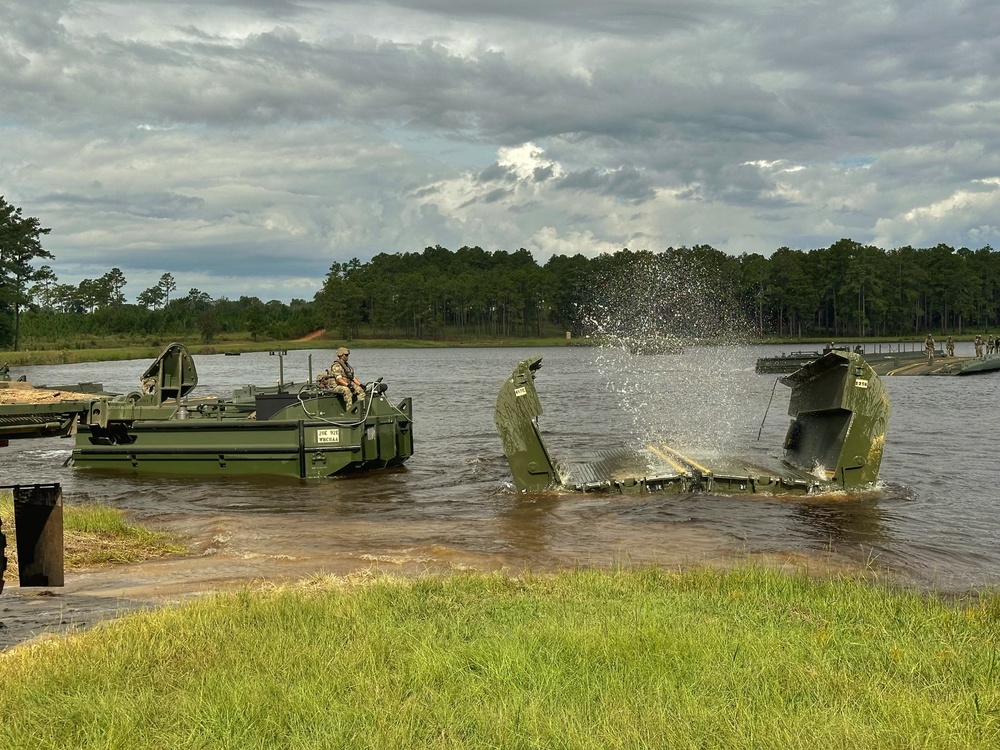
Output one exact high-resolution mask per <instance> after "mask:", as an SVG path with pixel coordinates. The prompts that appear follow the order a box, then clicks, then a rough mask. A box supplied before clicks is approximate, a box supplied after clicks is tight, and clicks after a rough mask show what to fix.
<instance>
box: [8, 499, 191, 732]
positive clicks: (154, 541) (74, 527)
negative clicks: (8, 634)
mask: <svg viewBox="0 0 1000 750" xmlns="http://www.w3.org/2000/svg"><path fill="white" fill-rule="evenodd" d="M0 518H3V528H4V533H5V534H6V535H7V559H8V562H9V566H8V570H7V579H8V580H16V579H17V546H16V545H15V543H14V538H15V537H14V531H15V526H14V503H13V499H12V497H11V494H10V491H9V490H0ZM63 540H64V544H63V549H64V552H65V558H64V565H65V568H66V570H80V569H82V568H93V567H101V566H105V565H113V564H118V563H132V562H139V561H140V560H149V559H153V558H158V557H166V556H168V555H176V554H182V553H184V552H185V551H186V550H185V548H184V546H183V545H182V544H181V543H180V542H179V541H178V540H177V539H175V538H174V537H173V536H172V535H170V534H166V533H164V532H161V531H153V530H151V529H148V528H146V527H144V526H142V525H140V524H136V523H133V522H131V521H130V520H129V519H128V515H127V514H126V513H125V511H122V510H120V509H118V508H112V507H111V506H108V505H100V504H85V505H75V504H69V505H67V504H64V505H63ZM0 747H2V746H0Z"/></svg>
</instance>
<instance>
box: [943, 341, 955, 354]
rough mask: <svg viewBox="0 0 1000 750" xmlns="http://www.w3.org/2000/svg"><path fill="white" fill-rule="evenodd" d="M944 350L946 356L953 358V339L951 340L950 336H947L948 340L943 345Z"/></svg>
mask: <svg viewBox="0 0 1000 750" xmlns="http://www.w3.org/2000/svg"><path fill="white" fill-rule="evenodd" d="M944 348H945V350H946V351H947V352H948V356H949V357H954V356H955V339H953V338H952V337H951V336H949V337H948V340H947V341H946V342H945V344H944Z"/></svg>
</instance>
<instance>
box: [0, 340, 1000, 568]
mask: <svg viewBox="0 0 1000 750" xmlns="http://www.w3.org/2000/svg"><path fill="white" fill-rule="evenodd" d="M777 351H778V348H777V347H733V348H725V347H720V348H699V347H694V348H691V347H689V348H688V349H686V350H685V352H684V353H683V354H681V355H656V356H636V355H629V354H627V353H624V352H617V353H615V354H613V355H610V354H609V353H608V352H606V351H603V350H599V349H590V348H565V349H563V348H560V349H542V350H539V349H460V350H459V349H443V350H441V349H436V350H429V349H428V350H365V349H356V351H355V352H354V354H353V357H352V359H353V360H355V361H354V364H355V367H356V368H357V369H358V373H359V376H360V377H361V378H362V379H365V380H372V379H374V378H376V377H378V376H384V377H385V379H386V382H387V383H389V388H390V390H389V395H390V396H392V397H396V398H401V397H403V396H412V397H413V402H414V441H415V454H414V456H413V458H412V459H411V460H410V461H409V462H408V463H407V464H406V466H405V467H404V468H402V469H399V470H395V471H389V472H373V473H369V474H363V475H356V476H351V477H344V478H338V479H332V480H328V481H320V482H301V481H296V480H284V479H246V478H239V479H228V478H227V479H214V480H212V479H210V480H205V479H198V480H194V479H185V478H176V477H170V478H165V477H153V478H148V477H143V478H139V477H132V476H122V475H118V474H113V473H112V474H107V473H99V472H95V471H85V470H77V469H71V468H67V467H64V466H63V465H62V464H63V462H64V461H65V459H66V458H67V457H68V456H69V452H70V447H71V446H70V442H69V441H62V440H58V439H52V440H41V441H23V442H18V443H13V444H12V445H11V446H10V447H9V448H6V449H3V450H0V470H2V471H3V472H4V482H5V483H13V482H16V481H58V482H61V483H62V485H63V489H64V497H65V501H66V503H67V504H70V503H74V502H81V501H100V502H108V503H111V504H113V505H116V506H119V507H123V508H127V509H129V510H131V511H134V512H135V513H136V514H137V515H138V516H140V517H142V518H144V519H146V520H148V521H149V522H151V523H155V524H157V525H160V526H162V527H164V528H168V529H173V530H177V531H179V532H181V533H183V534H186V535H189V536H190V538H191V539H192V540H193V544H194V547H195V552H196V553H197V554H198V557H197V558H196V560H194V561H191V560H189V561H187V562H186V563H185V565H186V568H185V567H182V566H178V565H172V564H171V565H168V564H145V565H143V566H134V567H133V568H132V569H131V570H130V572H129V573H128V575H129V577H130V579H138V578H141V576H142V575H143V573H141V571H150V572H149V573H148V574H149V575H150V576H153V575H161V576H180V577H187V578H190V579H194V578H198V577H199V576H200V577H201V578H198V579H199V580H201V579H202V578H204V579H208V578H210V577H213V576H214V577H216V578H224V577H225V576H226V575H232V576H239V575H261V576H265V575H305V574H309V573H313V572H318V571H328V572H350V571H352V570H358V569H361V568H365V567H369V566H372V565H377V566H379V567H380V568H384V569H387V570H400V571H405V572H420V571H423V570H445V569H455V568H477V569H485V570H493V569H500V568H512V569H523V568H530V569H535V570H546V569H552V568H556V567H560V566H567V565H578V564H582V565H598V566H613V565H619V564H647V563H652V564H665V565H679V564H685V563H690V562H710V563H716V562H726V561H730V560H734V559H742V558H745V557H747V556H750V557H756V556H768V557H771V558H774V557H775V556H776V557H777V558H778V559H782V558H783V556H784V557H787V558H788V559H795V560H798V561H804V562H805V563H806V564H808V565H815V566H817V567H827V566H834V567H837V568H846V569H850V568H856V567H861V566H866V565H872V564H874V565H876V566H877V567H879V568H889V569H891V570H892V571H894V572H895V573H896V574H897V575H899V576H900V577H901V578H903V579H904V580H907V581H910V582H913V583H916V584H918V585H924V586H933V587H941V588H967V587H974V586H983V585H990V584H993V585H995V584H996V583H997V582H998V580H1000V517H998V514H997V513H996V510H995V509H996V507H997V501H998V496H1000V489H998V487H997V484H996V482H995V472H994V471H993V466H992V461H993V459H992V457H989V456H986V455H984V452H983V448H982V446H984V445H990V444H992V439H991V438H992V437H993V436H992V425H991V424H990V420H989V419H987V418H986V417H985V416H984V415H985V414H988V413H991V412H989V411H986V409H988V408H989V405H990V404H992V403H993V401H994V400H995V399H996V397H997V385H996V384H997V383H998V382H1000V381H997V380H996V377H998V376H995V375H983V376H977V377H972V378H888V379H887V384H888V388H889V393H890V398H891V399H892V402H893V416H892V419H891V422H890V427H889V437H888V441H887V444H886V450H885V458H884V461H883V479H884V481H885V485H884V487H883V488H882V489H881V491H879V492H877V493H868V494H864V495H859V496H848V495H839V496H830V497H828V498H810V499H806V500H786V499H775V498H766V497H765V498H728V497H711V496H670V495H655V496H645V497H622V496H602V495H571V494H548V495H537V496H532V497H523V496H517V495H515V494H514V493H513V492H511V490H510V485H509V473H508V469H507V465H506V462H505V461H504V459H503V456H502V454H501V448H500V441H499V439H498V438H497V436H496V433H495V429H494V426H493V419H492V410H493V403H494V401H495V398H496V393H497V390H498V389H499V386H500V383H501V382H502V380H503V379H504V378H505V377H506V376H507V375H508V374H509V373H510V371H511V369H512V368H513V366H514V364H515V363H516V362H517V361H518V360H519V359H523V358H525V357H527V356H531V355H537V354H543V355H544V365H543V368H542V370H541V372H540V374H539V379H538V381H537V386H538V391H539V394H540V397H541V399H542V404H543V407H544V409H545V413H544V414H543V416H542V417H541V420H540V421H541V424H542V429H543V432H544V433H545V434H546V439H547V441H548V443H549V447H550V449H551V451H552V453H553V454H554V455H555V456H556V457H559V458H563V459H567V460H573V459H585V458H587V454H588V451H591V452H592V451H595V450H598V449H601V448H607V447H612V446H621V445H624V444H641V443H643V442H644V441H646V440H648V439H649V437H652V436H657V437H662V438H663V439H671V440H672V441H674V442H684V443H686V444H687V446H688V447H691V448H699V449H701V450H704V449H705V448H706V447H708V446H713V447H715V448H716V449H718V450H719V451H724V452H734V451H748V452H751V453H754V452H767V453H772V454H777V453H778V452H779V451H778V447H779V446H780V444H781V440H782V438H783V436H784V432H785V429H786V427H787V423H788V417H787V416H786V408H787V394H788V390H787V389H786V388H784V387H783V386H780V385H779V386H778V388H777V392H776V395H775V399H774V404H772V406H771V408H770V410H769V412H768V415H767V419H766V421H765V422H764V427H763V430H761V439H760V441H759V442H758V441H757V433H758V430H760V428H761V420H762V418H763V417H764V412H765V408H766V406H767V403H768V399H769V397H770V395H771V391H772V387H773V385H774V378H773V377H769V376H762V375H756V374H755V373H754V371H753V365H754V360H755V358H756V357H757V356H761V355H762V354H764V353H776V352H777ZM307 357H308V354H307V353H305V352H291V353H290V354H289V355H288V356H287V357H286V358H285V361H284V371H285V377H286V379H295V380H302V379H304V377H305V374H306V372H307V368H308V359H307ZM332 357H333V352H332V351H329V352H322V353H313V366H312V368H313V372H316V371H318V370H320V369H322V368H324V367H326V366H327V364H329V362H328V360H330V359H332ZM611 357H613V359H611ZM602 358H603V359H602ZM196 364H197V366H198V369H199V375H200V381H201V383H202V385H200V386H199V391H201V392H204V393H219V394H223V393H226V392H227V391H229V390H231V389H232V388H234V387H238V386H242V385H245V384H247V383H251V382H253V383H270V382H273V381H274V380H275V379H276V377H277V373H278V363H277V359H276V358H275V357H269V356H268V354H267V353H266V352H265V353H259V354H244V355H243V356H241V357H224V356H221V355H220V356H206V357H197V358H196ZM147 365H148V362H145V361H141V362H138V361H136V362H115V363H101V364H99V365H79V366H77V365H73V366H62V367H35V368H24V369H23V370H22V371H20V372H18V373H17V374H21V373H22V372H23V373H24V374H26V375H27V376H28V378H29V379H30V380H33V381H35V382H62V383H66V382H75V381H80V380H100V381H103V382H104V383H105V385H106V386H107V387H108V388H110V389H113V390H120V391H126V390H131V389H133V388H134V384H135V382H136V380H137V378H138V375H139V373H140V372H142V371H143V370H144V369H145V367H146V366H147ZM156 571H159V573H156ZM108 575H110V574H108ZM86 580H97V579H96V578H95V579H86Z"/></svg>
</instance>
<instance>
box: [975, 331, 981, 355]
mask: <svg viewBox="0 0 1000 750" xmlns="http://www.w3.org/2000/svg"><path fill="white" fill-rule="evenodd" d="M973 343H974V344H975V345H976V356H977V357H982V356H983V337H982V336H980V335H978V334H977V335H976V340H975V341H974V342H973Z"/></svg>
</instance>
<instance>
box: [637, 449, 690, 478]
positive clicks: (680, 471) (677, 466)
mask: <svg viewBox="0 0 1000 750" xmlns="http://www.w3.org/2000/svg"><path fill="white" fill-rule="evenodd" d="M646 448H648V449H649V450H651V451H652V452H653V453H655V454H656V455H657V456H659V457H660V458H662V459H663V460H664V461H666V462H667V463H668V464H670V465H671V466H672V467H673V469H674V471H676V472H677V473H678V474H687V472H688V468H687V467H686V466H681V465H680V464H679V463H677V462H676V461H674V460H673V459H672V458H670V456H668V455H667V454H666V453H664V452H663V451H661V450H660V449H659V448H657V447H656V446H655V445H647V446H646Z"/></svg>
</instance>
